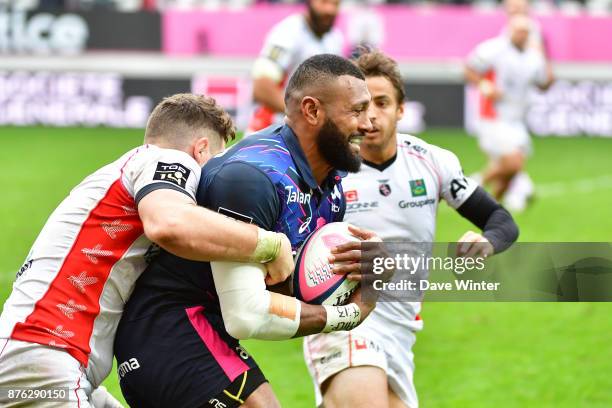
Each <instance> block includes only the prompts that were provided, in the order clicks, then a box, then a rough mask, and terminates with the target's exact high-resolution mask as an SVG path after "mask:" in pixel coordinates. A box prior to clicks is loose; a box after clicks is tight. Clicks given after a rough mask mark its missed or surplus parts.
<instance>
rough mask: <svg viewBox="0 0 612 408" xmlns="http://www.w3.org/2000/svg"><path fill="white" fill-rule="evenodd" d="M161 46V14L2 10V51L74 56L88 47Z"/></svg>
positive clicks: (127, 47)
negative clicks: (110, 28)
mask: <svg viewBox="0 0 612 408" xmlns="http://www.w3.org/2000/svg"><path fill="white" fill-rule="evenodd" d="M109 27H112V30H109ZM160 49H161V29H160V16H159V14H158V13H150V12H139V13H120V12H113V11H109V10H100V11H95V12H94V11H85V12H78V13H67V12H60V11H58V12H49V11H47V10H44V11H43V10H34V11H30V12H25V11H19V10H9V9H0V53H1V54H45V55H46V54H59V55H66V54H68V55H73V54H79V53H81V52H83V51H85V50H148V51H159V50H160Z"/></svg>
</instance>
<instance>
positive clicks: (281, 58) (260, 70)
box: [248, 0, 344, 133]
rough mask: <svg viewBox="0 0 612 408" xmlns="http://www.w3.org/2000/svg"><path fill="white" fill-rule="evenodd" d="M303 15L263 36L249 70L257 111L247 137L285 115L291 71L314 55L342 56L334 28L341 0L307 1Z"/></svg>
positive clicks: (339, 42)
mask: <svg viewBox="0 0 612 408" xmlns="http://www.w3.org/2000/svg"><path fill="white" fill-rule="evenodd" d="M306 6H307V7H308V8H307V11H306V13H298V14H293V15H291V16H289V17H286V18H285V19H284V20H282V21H281V22H279V23H277V24H276V25H275V26H274V27H272V29H271V30H270V32H269V33H268V35H267V36H266V39H265V42H264V45H263V48H262V50H261V52H260V54H259V57H258V58H257V60H256V61H255V64H254V65H253V70H252V77H253V99H254V100H255V102H256V103H258V104H259V106H258V107H257V108H256V110H255V112H254V114H253V117H252V119H251V122H250V123H249V130H248V133H252V132H256V131H258V130H261V129H263V128H266V127H268V126H270V125H271V124H273V123H280V122H281V121H282V119H283V116H284V112H285V102H284V94H285V92H284V91H285V85H286V81H287V79H288V78H289V77H290V76H291V74H292V73H293V71H295V69H296V68H297V67H298V65H300V64H301V63H302V62H304V61H305V60H306V59H308V58H309V57H312V56H314V55H317V54H336V55H341V54H342V51H343V49H342V48H343V46H344V39H343V36H342V33H341V32H340V31H339V30H338V29H336V28H334V22H335V20H336V16H337V15H338V10H339V8H340V0H307V1H306Z"/></svg>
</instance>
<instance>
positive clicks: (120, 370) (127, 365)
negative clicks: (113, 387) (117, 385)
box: [117, 358, 140, 378]
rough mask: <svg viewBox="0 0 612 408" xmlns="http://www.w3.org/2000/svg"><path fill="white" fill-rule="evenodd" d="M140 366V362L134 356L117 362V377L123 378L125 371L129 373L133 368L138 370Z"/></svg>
mask: <svg viewBox="0 0 612 408" xmlns="http://www.w3.org/2000/svg"><path fill="white" fill-rule="evenodd" d="M139 368H140V363H139V362H138V360H136V359H135V358H130V359H129V360H127V361H124V362H123V363H121V364H119V366H118V367H117V374H119V377H121V378H123V377H125V375H126V374H127V373H130V372H132V371H134V370H138V369H139Z"/></svg>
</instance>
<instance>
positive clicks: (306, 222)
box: [298, 216, 312, 234]
mask: <svg viewBox="0 0 612 408" xmlns="http://www.w3.org/2000/svg"><path fill="white" fill-rule="evenodd" d="M311 220H312V216H310V217H308V218H306V219H305V220H304V221H302V225H300V228H298V233H300V234H303V233H304V232H305V231H306V230H307V229H308V226H309V225H310V221H311Z"/></svg>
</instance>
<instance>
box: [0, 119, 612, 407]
mask: <svg viewBox="0 0 612 408" xmlns="http://www.w3.org/2000/svg"><path fill="white" fill-rule="evenodd" d="M422 137H423V138H425V139H426V140H428V141H430V142H431V143H435V144H439V145H441V146H443V147H447V148H450V149H451V150H453V151H454V152H455V153H457V155H458V156H459V158H460V159H461V161H462V163H463V166H464V169H465V171H466V173H467V174H470V173H471V172H473V171H476V170H477V169H479V168H480V167H481V166H482V165H483V164H484V157H483V156H482V155H481V154H480V153H479V151H478V149H477V146H476V142H475V140H474V139H472V138H468V137H465V135H464V133H463V132H462V131H458V130H445V129H440V130H435V131H434V130H432V131H429V132H427V133H425V134H423V135H422ZM141 139H142V131H140V130H109V129H47V128H0V163H1V165H2V168H3V170H2V171H1V174H2V177H1V178H0V180H2V195H1V197H2V200H1V201H0V222H1V224H0V227H1V231H2V232H3V233H2V238H0V240H1V241H0V302H1V303H4V300H5V299H6V298H7V297H8V295H9V293H10V291H11V284H12V281H13V279H14V276H15V273H16V271H17V269H18V268H19V267H20V265H21V263H22V262H23V260H24V259H25V257H26V255H27V252H28V250H29V248H30V246H31V244H32V242H33V241H34V239H35V237H36V235H37V233H38V231H39V230H40V228H41V227H42V225H43V224H44V222H45V220H46V218H47V217H48V215H49V214H50V213H51V211H52V210H53V209H54V208H55V206H56V205H57V204H58V203H59V202H60V201H61V200H62V199H63V198H64V196H65V195H66V194H67V193H68V192H69V191H70V189H71V188H72V187H74V186H75V185H76V184H77V183H78V182H79V181H80V180H82V179H83V178H84V177H85V176H86V175H87V174H89V173H90V172H92V171H94V170H95V169H97V168H98V167H100V166H101V165H103V164H106V163H108V162H110V161H113V160H114V159H115V158H116V157H118V156H119V155H120V154H122V153H123V152H125V151H126V150H127V149H129V148H131V147H133V146H136V145H138V144H139V143H140V142H141ZM611 157H612V140H602V139H594V138H593V139H591V138H576V139H574V138H572V139H556V138H554V139H553V138H548V139H537V140H535V156H534V158H533V159H532V160H531V161H530V162H529V166H528V169H529V172H530V173H531V175H532V178H533V179H534V181H535V183H536V185H537V187H538V188H539V192H540V195H539V196H538V198H537V199H536V201H535V202H534V204H533V206H532V207H530V208H529V209H528V210H527V211H526V212H525V213H523V214H520V215H517V216H516V219H517V222H518V224H519V226H520V228H521V237H520V240H521V241H523V242H544V241H608V242H609V241H612V211H611V210H612V161H611V159H610V158H611ZM468 228H470V224H469V223H468V222H466V221H465V220H463V219H461V218H460V217H459V216H458V215H457V214H455V213H454V211H452V210H450V209H449V208H448V207H447V206H446V205H445V204H442V205H441V207H440V211H439V220H438V234H437V239H438V240H439V241H443V242H444V241H452V240H456V239H457V238H458V237H460V236H461V235H462V234H463V232H465V231H466V230H467V229H468ZM422 315H423V318H424V319H425V330H424V331H423V332H422V333H420V334H419V336H418V341H417V344H416V346H415V355H416V365H417V371H416V385H417V390H418V392H419V396H420V399H421V406H422V407H425V408H429V407H493V406H494V407H571V408H575V407H611V406H612V304H606V303H601V304H595V303H574V304H571V303H566V304H555V303H497V304H493V303H426V304H425V305H424V308H423V313H422ZM245 344H246V347H247V349H248V350H249V351H250V352H251V354H253V356H254V357H255V358H256V359H257V361H258V362H259V363H260V365H261V366H262V368H263V370H264V372H265V373H266V375H267V376H268V378H269V379H270V381H271V384H272V386H273V388H274V389H275V391H276V392H277V394H278V395H279V398H280V400H281V402H282V404H283V406H284V407H290V408H299V407H313V406H314V402H313V401H314V400H313V396H312V386H311V382H310V378H309V376H308V374H307V372H306V368H305V366H304V363H303V361H302V352H301V341H286V342H255V341H249V342H246V343H245ZM106 385H107V387H108V388H109V389H110V390H111V392H112V393H113V394H114V395H116V396H118V397H119V396H120V394H121V393H120V390H119V386H118V381H117V378H116V373H114V372H113V373H112V374H111V376H110V377H109V379H107V381H106ZM347 392H350V390H347Z"/></svg>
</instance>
